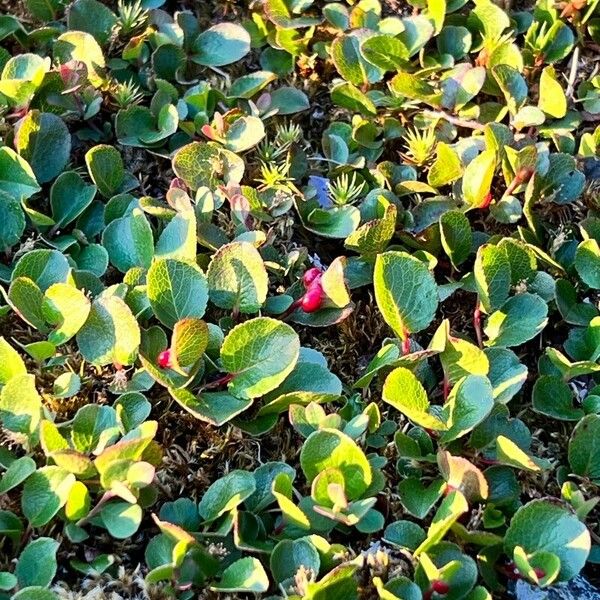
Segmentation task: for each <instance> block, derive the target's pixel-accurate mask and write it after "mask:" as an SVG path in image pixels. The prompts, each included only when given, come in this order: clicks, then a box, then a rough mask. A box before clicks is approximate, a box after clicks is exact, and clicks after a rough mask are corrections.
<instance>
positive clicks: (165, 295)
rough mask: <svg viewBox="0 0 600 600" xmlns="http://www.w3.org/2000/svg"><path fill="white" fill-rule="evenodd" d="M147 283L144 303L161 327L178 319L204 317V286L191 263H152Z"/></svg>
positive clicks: (199, 273) (179, 261) (157, 261)
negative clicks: (146, 294)
mask: <svg viewBox="0 0 600 600" xmlns="http://www.w3.org/2000/svg"><path fill="white" fill-rule="evenodd" d="M147 282H148V289H147V292H148V300H149V301H150V305H151V306H152V310H153V311H154V314H155V315H156V317H157V318H158V320H159V321H160V322H161V323H163V325H166V326H167V327H170V328H173V327H174V326H175V323H177V321H180V320H181V319H185V318H187V317H196V318H198V319H200V318H202V317H203V316H204V312H205V310H206V304H207V302H208V284H207V280H206V276H205V275H204V273H203V272H202V271H201V270H200V268H199V267H198V266H196V264H195V263H191V262H187V261H183V260H178V259H174V258H166V259H159V260H155V261H154V262H153V263H152V266H151V267H150V269H149V270H148V276H147Z"/></svg>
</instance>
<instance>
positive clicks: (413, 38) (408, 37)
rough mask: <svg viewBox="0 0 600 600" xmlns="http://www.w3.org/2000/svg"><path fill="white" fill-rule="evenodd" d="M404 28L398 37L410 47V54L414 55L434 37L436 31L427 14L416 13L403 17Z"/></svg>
mask: <svg viewBox="0 0 600 600" xmlns="http://www.w3.org/2000/svg"><path fill="white" fill-rule="evenodd" d="M402 26H403V27H404V30H403V31H401V32H400V33H399V34H398V36H397V37H398V39H399V40H400V41H401V42H402V43H403V44H404V45H405V46H406V47H407V48H408V53H409V55H410V56H414V55H415V54H416V53H417V52H419V50H421V48H423V46H425V44H426V43H427V42H428V41H429V40H430V39H431V38H432V37H433V34H434V32H435V30H434V27H433V25H432V24H431V20H430V19H429V18H427V17H426V16H425V15H415V16H412V17H404V18H403V19H402Z"/></svg>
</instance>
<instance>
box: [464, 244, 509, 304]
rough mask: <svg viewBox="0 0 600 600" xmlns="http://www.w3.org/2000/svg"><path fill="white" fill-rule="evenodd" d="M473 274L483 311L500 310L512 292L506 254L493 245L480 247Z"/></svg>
mask: <svg viewBox="0 0 600 600" xmlns="http://www.w3.org/2000/svg"><path fill="white" fill-rule="evenodd" d="M473 274H474V276H475V286H476V287H477V293H478V295H479V302H480V303H481V305H482V306H483V309H484V310H485V311H486V312H487V313H490V312H493V311H494V310H496V309H498V308H500V306H502V305H503V304H504V302H505V301H506V299H507V298H508V294H509V292H510V281H511V271H510V262H509V260H508V257H507V255H506V253H505V252H504V251H503V250H502V249H501V248H499V247H498V246H492V245H491V244H484V245H483V246H480V247H479V249H478V250H477V256H476V258H475V266H474V267H473Z"/></svg>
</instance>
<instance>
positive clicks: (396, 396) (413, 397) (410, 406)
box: [381, 367, 447, 431]
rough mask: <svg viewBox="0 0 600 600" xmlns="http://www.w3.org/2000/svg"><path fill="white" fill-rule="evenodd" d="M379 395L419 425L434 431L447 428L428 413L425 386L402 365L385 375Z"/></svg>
mask: <svg viewBox="0 0 600 600" xmlns="http://www.w3.org/2000/svg"><path fill="white" fill-rule="evenodd" d="M381 397H382V399H383V400H384V402H387V403H388V404H391V405H392V406H393V407H394V408H395V409H396V410H398V411H400V412H401V413H402V414H403V415H405V416H406V417H407V418H408V419H410V420H411V421H412V422H413V423H416V424H417V425H420V426H421V427H425V428H427V429H433V430H436V431H444V430H445V429H447V427H446V424H445V423H444V422H443V421H442V420H441V419H439V418H438V417H436V416H434V415H432V414H430V413H429V408H430V407H429V400H428V398H427V392H426V391H425V388H424V387H423V386H422V385H421V382H420V381H419V380H418V379H417V378H416V376H415V374H414V373H412V371H409V370H408V369H406V368H404V367H397V368H396V369H394V370H393V371H392V372H391V373H390V374H389V375H388V376H387V378H386V380H385V383H384V384H383V391H382V394H381Z"/></svg>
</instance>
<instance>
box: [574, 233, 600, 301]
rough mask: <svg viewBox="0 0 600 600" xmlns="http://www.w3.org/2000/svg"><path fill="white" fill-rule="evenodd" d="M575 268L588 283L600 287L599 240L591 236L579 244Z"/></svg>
mask: <svg viewBox="0 0 600 600" xmlns="http://www.w3.org/2000/svg"><path fill="white" fill-rule="evenodd" d="M575 269H576V270H577V273H578V274H579V277H581V280H582V281H583V282H584V283H585V284H586V285H588V286H589V287H591V288H594V289H596V290H598V289H600V246H599V245H598V241H597V240H595V239H593V238H590V239H588V240H585V241H583V242H581V244H579V246H577V252H576V253H575Z"/></svg>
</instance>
